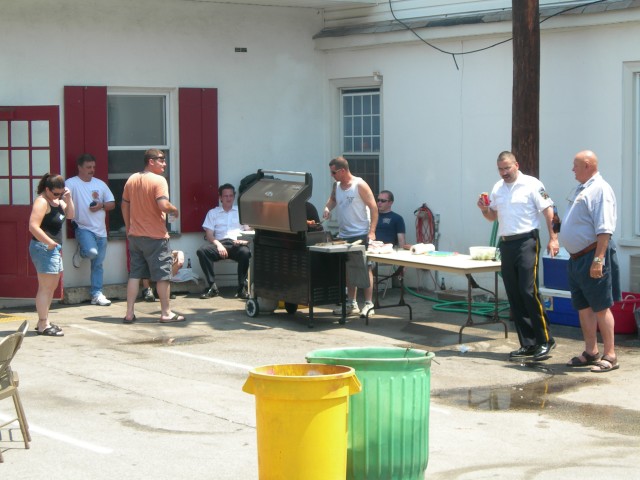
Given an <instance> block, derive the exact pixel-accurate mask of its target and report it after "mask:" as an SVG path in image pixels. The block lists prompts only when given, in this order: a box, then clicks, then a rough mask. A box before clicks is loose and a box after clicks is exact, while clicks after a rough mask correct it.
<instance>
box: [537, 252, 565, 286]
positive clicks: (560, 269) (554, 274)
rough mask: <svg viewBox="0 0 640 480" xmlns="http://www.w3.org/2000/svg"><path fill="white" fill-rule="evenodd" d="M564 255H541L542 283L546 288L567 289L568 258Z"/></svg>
mask: <svg viewBox="0 0 640 480" xmlns="http://www.w3.org/2000/svg"><path fill="white" fill-rule="evenodd" d="M567 257H568V255H567V256H566V257H565V256H564V255H563V256H562V257H554V258H551V257H547V256H544V257H542V266H543V271H542V283H543V284H544V286H545V287H546V288H551V289H553V290H569V278H568V276H567V264H568V263H569V259H568V258H567Z"/></svg>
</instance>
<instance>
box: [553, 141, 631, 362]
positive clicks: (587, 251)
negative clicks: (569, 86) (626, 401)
mask: <svg viewBox="0 0 640 480" xmlns="http://www.w3.org/2000/svg"><path fill="white" fill-rule="evenodd" d="M573 172H574V174H575V177H576V180H577V181H578V182H580V185H579V186H578V188H577V189H576V194H575V197H574V199H573V201H572V202H571V205H570V206H569V210H568V212H567V214H566V215H565V218H564V221H563V222H562V230H561V231H560V241H561V242H562V244H563V245H564V247H565V248H566V249H567V251H568V252H569V253H570V255H571V258H570V260H569V265H568V274H569V289H570V290H571V303H572V304H573V307H574V308H575V309H576V310H578V315H579V317H580V327H581V328H582V335H583V336H584V343H585V349H584V351H583V352H582V353H581V354H580V355H578V356H577V357H573V358H572V359H571V360H570V361H569V363H567V365H568V366H570V367H584V366H588V365H593V367H592V369H591V371H592V372H595V373H600V372H608V371H611V370H615V369H617V368H618V367H619V365H618V358H617V356H616V352H615V347H614V324H615V321H614V318H613V314H612V313H611V306H612V305H613V302H614V300H619V299H620V278H619V269H618V257H617V254H616V246H615V244H614V242H613V241H612V240H611V236H612V235H613V233H614V231H615V228H616V197H615V194H614V193H613V190H612V188H611V186H610V185H609V184H608V183H607V182H605V181H604V179H603V178H602V175H600V173H599V172H598V157H597V156H596V154H595V153H593V152H592V151H590V150H585V151H582V152H579V153H578V154H576V156H575V158H574V160H573ZM598 328H600V334H601V335H602V342H603V344H604V345H603V348H604V350H603V355H602V357H600V353H599V352H598V343H597V342H598V337H597V331H598Z"/></svg>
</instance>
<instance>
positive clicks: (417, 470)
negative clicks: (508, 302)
mask: <svg viewBox="0 0 640 480" xmlns="http://www.w3.org/2000/svg"><path fill="white" fill-rule="evenodd" d="M434 356H435V355H434V354H433V353H430V352H427V351H425V350H419V349H411V348H397V347H361V348H342V349H321V350H314V351H312V352H309V353H308V354H307V356H306V358H307V362H309V363H324V364H331V365H345V366H349V367H352V368H354V369H355V371H356V375H357V376H358V379H359V380H360V382H361V384H362V392H361V393H360V395H355V396H352V397H350V398H349V404H350V405H349V428H348V437H347V479H353V480H383V479H384V480H423V479H424V472H425V470H426V469H427V463H428V461H429V403H430V383H431V370H430V368H431V360H432V359H433V358H434Z"/></svg>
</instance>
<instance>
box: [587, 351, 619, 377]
mask: <svg viewBox="0 0 640 480" xmlns="http://www.w3.org/2000/svg"><path fill="white" fill-rule="evenodd" d="M618 368H620V365H618V359H617V358H611V357H610V356H609V355H603V356H602V358H601V359H600V360H598V361H597V362H596V363H594V364H593V368H592V369H591V372H593V373H604V372H610V371H611V370H617V369H618Z"/></svg>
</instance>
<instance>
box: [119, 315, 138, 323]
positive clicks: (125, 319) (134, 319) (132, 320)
mask: <svg viewBox="0 0 640 480" xmlns="http://www.w3.org/2000/svg"><path fill="white" fill-rule="evenodd" d="M136 320H137V318H136V316H135V315H133V318H132V319H131V320H127V317H126V316H125V317H124V318H123V319H122V323H126V324H127V325H131V324H132V323H135V321H136Z"/></svg>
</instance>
